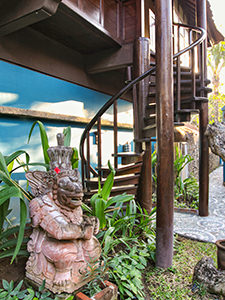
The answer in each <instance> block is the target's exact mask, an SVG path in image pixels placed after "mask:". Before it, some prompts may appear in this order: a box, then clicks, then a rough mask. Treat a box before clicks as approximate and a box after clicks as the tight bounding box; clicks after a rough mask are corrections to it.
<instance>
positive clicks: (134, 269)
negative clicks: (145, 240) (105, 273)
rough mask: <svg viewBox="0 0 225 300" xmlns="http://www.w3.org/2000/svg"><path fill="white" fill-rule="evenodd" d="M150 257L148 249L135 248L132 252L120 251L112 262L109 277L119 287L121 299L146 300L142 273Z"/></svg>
mask: <svg viewBox="0 0 225 300" xmlns="http://www.w3.org/2000/svg"><path fill="white" fill-rule="evenodd" d="M148 257H149V253H148V251H147V249H145V248H142V249H138V248H137V247H133V248H132V249H130V251H126V252H124V251H120V252H119V253H117V254H116V255H115V256H114V257H113V258H112V259H111V260H110V262H109V267H110V269H109V277H110V279H113V280H114V281H115V282H116V284H117V285H118V289H119V292H120V298H121V299H126V300H131V299H139V300H143V299H144V293H143V288H144V286H143V283H142V272H143V270H144V269H145V268H146V266H147V258H148Z"/></svg>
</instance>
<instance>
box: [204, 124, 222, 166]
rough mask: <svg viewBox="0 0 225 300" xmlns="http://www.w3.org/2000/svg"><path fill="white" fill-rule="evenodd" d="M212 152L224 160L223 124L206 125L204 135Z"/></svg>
mask: <svg viewBox="0 0 225 300" xmlns="http://www.w3.org/2000/svg"><path fill="white" fill-rule="evenodd" d="M205 134H206V135H207V137H208V141H209V145H210V148H211V150H212V152H213V153H214V154H216V155H219V156H220V157H221V158H222V159H223V160H225V124H224V123H214V124H211V125H208V127H207V130H206V133H205Z"/></svg>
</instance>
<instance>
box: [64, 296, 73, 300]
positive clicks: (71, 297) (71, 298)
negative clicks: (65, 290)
mask: <svg viewBox="0 0 225 300" xmlns="http://www.w3.org/2000/svg"><path fill="white" fill-rule="evenodd" d="M73 298H74V296H72V295H71V296H69V297H68V298H66V300H73Z"/></svg>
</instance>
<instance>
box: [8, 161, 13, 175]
mask: <svg viewBox="0 0 225 300" xmlns="http://www.w3.org/2000/svg"><path fill="white" fill-rule="evenodd" d="M13 166H14V160H13V161H12V162H11V163H10V164H8V165H7V169H8V171H9V174H10V173H11V172H12V169H13Z"/></svg>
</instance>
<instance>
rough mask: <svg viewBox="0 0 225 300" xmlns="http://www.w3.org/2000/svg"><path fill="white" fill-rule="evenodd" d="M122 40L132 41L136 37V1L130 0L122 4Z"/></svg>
mask: <svg viewBox="0 0 225 300" xmlns="http://www.w3.org/2000/svg"><path fill="white" fill-rule="evenodd" d="M122 16H123V17H122V18H123V41H124V42H125V43H129V42H132V41H133V40H134V39H135V37H136V1H135V0H131V1H128V2H125V3H124V4H123V11H122Z"/></svg>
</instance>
